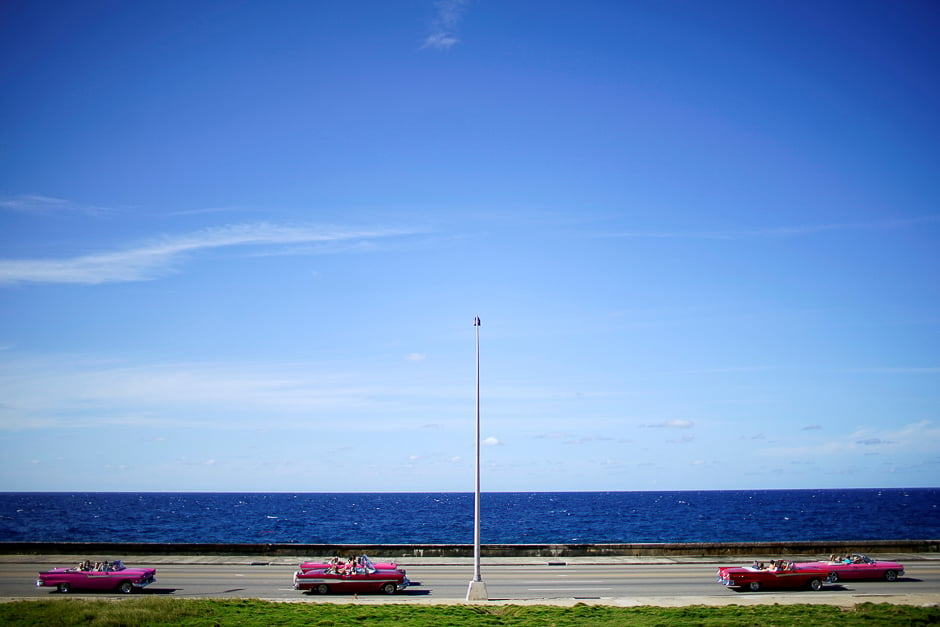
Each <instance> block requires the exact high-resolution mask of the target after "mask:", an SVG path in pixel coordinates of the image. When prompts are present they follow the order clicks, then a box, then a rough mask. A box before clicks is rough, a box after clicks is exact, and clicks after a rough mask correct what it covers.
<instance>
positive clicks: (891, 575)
mask: <svg viewBox="0 0 940 627" xmlns="http://www.w3.org/2000/svg"><path fill="white" fill-rule="evenodd" d="M885 580H887V581H897V580H898V571H896V570H888V571H885Z"/></svg>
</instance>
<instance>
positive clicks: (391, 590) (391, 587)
mask: <svg viewBox="0 0 940 627" xmlns="http://www.w3.org/2000/svg"><path fill="white" fill-rule="evenodd" d="M397 588H398V586H396V585H395V584H393V583H387V584H385V585H384V586H382V592H384V593H385V594H395V590H396V589H397Z"/></svg>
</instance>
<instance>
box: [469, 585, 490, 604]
mask: <svg viewBox="0 0 940 627" xmlns="http://www.w3.org/2000/svg"><path fill="white" fill-rule="evenodd" d="M467 600H468V601H489V600H490V595H489V594H487V593H486V584H485V583H484V582H482V581H471V582H470V587H468V588H467Z"/></svg>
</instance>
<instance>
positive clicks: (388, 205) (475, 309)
mask: <svg viewBox="0 0 940 627" xmlns="http://www.w3.org/2000/svg"><path fill="white" fill-rule="evenodd" d="M938 27H940V10H938V5H937V4H936V3H934V2H863V1H854V0H853V1H851V2H848V1H846V2H834V1H823V2H812V3H795V2H773V1H767V2H753V1H746V2H734V1H722V2H691V1H677V2H600V1H590V2H569V3H565V2H527V1H518V2H492V1H488V0H474V1H468V2H461V1H458V0H444V1H440V2H435V1H433V0H402V1H400V2H385V1H384V0H383V1H374V2H372V1H360V0H350V1H348V2H332V3H330V2H283V1H281V2H250V1H246V2H233V1H226V2H213V1H208V0H205V1H200V2H174V1H160V2H155V1H147V0H145V1H141V2H99V1H91V0H89V1H86V2H37V1H16V0H14V1H13V2H5V3H3V4H2V6H0V116H2V120H3V123H2V124H0V446H2V451H3V455H0V490H61V491H78V490H88V491H94V490H126V491H147V490H192V491H203V490H209V491H215V490H218V491H471V490H472V489H473V458H474V416H475V379H474V374H475V354H474V327H473V318H474V316H480V317H481V319H482V327H481V328H480V336H481V370H482V376H481V419H482V431H483V437H484V438H485V439H484V446H483V449H482V460H483V469H482V473H483V489H484V490H493V491H507V490H519V491H529V490H531V491H552V490H673V489H750V488H819V487H918V486H937V485H940V281H938V269H940V263H938V262H940V206H938V198H940V165H938V164H940V116H938V115H937V111H940V83H938V81H937V80H936V79H937V76H938V70H940V67H938V66H940V47H938V44H937V38H936V33H937V30H938Z"/></svg>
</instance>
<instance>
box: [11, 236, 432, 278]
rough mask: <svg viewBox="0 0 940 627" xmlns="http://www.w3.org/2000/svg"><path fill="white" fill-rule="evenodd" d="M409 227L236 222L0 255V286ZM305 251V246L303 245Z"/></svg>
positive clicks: (148, 271) (161, 267) (141, 269)
mask: <svg viewBox="0 0 940 627" xmlns="http://www.w3.org/2000/svg"><path fill="white" fill-rule="evenodd" d="M413 232H414V231H406V230H392V229H376V230H344V229H331V228H325V227H314V226H300V227H297V226H278V225H272V224H265V223H261V224H238V225H229V226H223V227H215V228H209V229H205V230H203V231H197V232H195V233H190V234H185V235H180V236H176V237H166V238H163V239H160V240H155V241H151V242H149V243H145V244H142V245H140V246H137V247H130V248H125V249H122V250H115V251H111V252H102V253H96V254H90V255H80V256H77V257H69V258H64V259H0V284H15V283H69V284H84V285H98V284H102V283H122V282H130V281H147V280H152V279H155V278H158V277H160V276H163V275H165V274H166V273H168V272H170V271H171V270H173V269H174V268H175V267H176V266H177V265H179V264H180V263H181V262H182V261H183V260H184V259H185V258H186V257H187V255H190V254H194V253H197V252H199V251H204V250H210V249H219V248H225V247H236V246H265V245H266V246H291V245H298V244H337V243H346V244H355V243H359V242H363V241H368V240H374V239H378V238H384V237H393V236H400V235H405V234H409V233H413ZM304 250H305V251H306V252H309V249H304Z"/></svg>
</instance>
